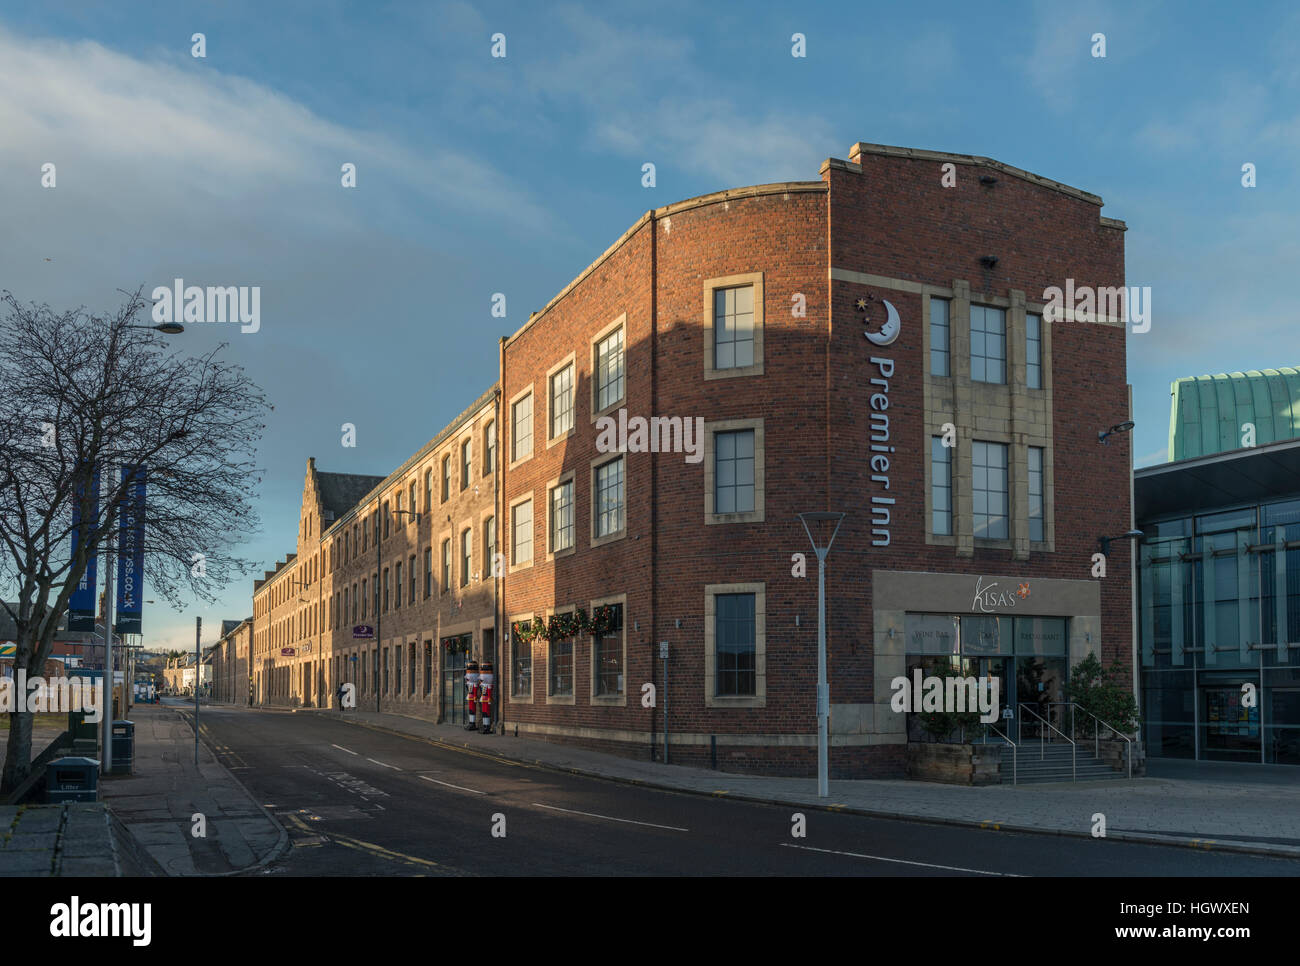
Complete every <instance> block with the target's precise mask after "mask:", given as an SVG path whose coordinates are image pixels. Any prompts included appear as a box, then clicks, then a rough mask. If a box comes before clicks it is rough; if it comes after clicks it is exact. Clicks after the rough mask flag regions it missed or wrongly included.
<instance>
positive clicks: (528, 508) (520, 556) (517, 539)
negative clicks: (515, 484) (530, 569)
mask: <svg viewBox="0 0 1300 966" xmlns="http://www.w3.org/2000/svg"><path fill="white" fill-rule="evenodd" d="M511 513H512V514H513V515H514V519H513V521H512V527H513V534H512V536H511V544H510V546H511V550H510V564H511V566H513V567H520V566H523V565H525V564H530V563H532V562H533V501H532V500H524V501H523V502H522V503H518V504H516V505H515V506H514V507H513V508H512V509H511Z"/></svg>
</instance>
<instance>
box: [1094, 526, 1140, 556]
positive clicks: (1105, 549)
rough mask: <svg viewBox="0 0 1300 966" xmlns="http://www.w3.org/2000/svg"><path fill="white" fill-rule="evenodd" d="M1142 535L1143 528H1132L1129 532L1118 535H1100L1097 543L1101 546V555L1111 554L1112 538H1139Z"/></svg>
mask: <svg viewBox="0 0 1300 966" xmlns="http://www.w3.org/2000/svg"><path fill="white" fill-rule="evenodd" d="M1141 536H1142V531H1141V530H1130V531H1129V532H1128V533H1122V534H1120V535H1119V536H1118V537H1098V538H1097V543H1098V544H1099V545H1100V546H1101V555H1102V556H1103V557H1109V556H1110V542H1111V541H1112V540H1137V539H1138V538H1139V537H1141Z"/></svg>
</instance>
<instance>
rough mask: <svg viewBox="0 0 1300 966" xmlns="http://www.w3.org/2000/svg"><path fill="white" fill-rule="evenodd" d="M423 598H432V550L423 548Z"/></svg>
mask: <svg viewBox="0 0 1300 966" xmlns="http://www.w3.org/2000/svg"><path fill="white" fill-rule="evenodd" d="M424 596H425V599H426V600H427V599H428V598H429V597H431V596H433V548H432V547H425V548H424Z"/></svg>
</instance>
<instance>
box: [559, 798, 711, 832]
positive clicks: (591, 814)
mask: <svg viewBox="0 0 1300 966" xmlns="http://www.w3.org/2000/svg"><path fill="white" fill-rule="evenodd" d="M533 806H534V807H536V808H549V809H551V810H552V811H556V812H568V813H569V814H570V815H585V816H587V818H603V819H605V821H607V822H625V823H626V824H628V825H645V826H647V827H648V828H663V829H667V830H668V831H670V832H689V831H690V829H688V828H678V827H677V826H676V825H656V824H655V823H654V822H636V821H633V820H632V819H630V818H615V817H614V816H613V815H597V814H596V813H595V812H579V811H576V810H575V809H572V808H560V806H558V805H543V804H542V803H541V802H533Z"/></svg>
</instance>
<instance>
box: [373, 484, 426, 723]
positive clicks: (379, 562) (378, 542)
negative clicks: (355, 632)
mask: <svg viewBox="0 0 1300 966" xmlns="http://www.w3.org/2000/svg"><path fill="white" fill-rule="evenodd" d="M375 502H376V503H377V504H378V506H377V507H376V509H375V512H376V513H383V512H384V505H383V502H382V501H379V500H376V501H375ZM389 512H390V513H392V514H394V515H398V514H402V513H406V514H410V515H411V516H413V517H414V518H415V519H416V520H417V521H418V520H419V519H420V514H419V513H417V512H416V511H415V510H403V509H401V508H398V509H396V510H390V511H389ZM387 536H388V535H387V533H381V532H380V531H379V528H376V529H375V674H374V680H375V714H379V699H380V697H381V695H382V694H383V692H382V691H381V690H380V682H379V649H380V648H381V647H383V646H384V645H383V642H382V641H383V639H382V637H381V636H380V633H379V632H380V622H381V621H382V620H383V617H382V616H381V613H380V606H379V605H380V603H381V602H382V603H387V601H384V599H383V596H382V595H381V594H380V593H379V578H380V577H381V576H383V573H384V566H383V564H384V558H383V546H384V540H385V539H387ZM399 589H400V588H399Z"/></svg>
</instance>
